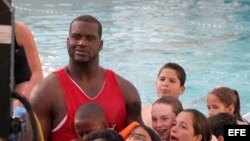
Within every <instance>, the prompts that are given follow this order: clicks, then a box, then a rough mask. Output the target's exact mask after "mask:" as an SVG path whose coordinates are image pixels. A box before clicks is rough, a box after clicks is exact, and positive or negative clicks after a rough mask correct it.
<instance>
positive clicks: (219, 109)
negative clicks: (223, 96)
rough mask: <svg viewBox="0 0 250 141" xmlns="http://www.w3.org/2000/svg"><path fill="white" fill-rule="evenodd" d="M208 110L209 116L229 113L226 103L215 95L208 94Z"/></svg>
mask: <svg viewBox="0 0 250 141" xmlns="http://www.w3.org/2000/svg"><path fill="white" fill-rule="evenodd" d="M207 109H208V114H209V116H213V115H217V114H218V113H223V112H226V113H228V112H229V108H227V107H226V106H225V105H224V103H222V102H221V100H220V99H219V98H218V97H217V96H216V95H214V94H211V93H210V94H208V96H207Z"/></svg>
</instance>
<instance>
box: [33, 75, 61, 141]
mask: <svg viewBox="0 0 250 141" xmlns="http://www.w3.org/2000/svg"><path fill="white" fill-rule="evenodd" d="M55 89H57V83H56V82H55V76H54V75H53V74H52V75H49V76H48V77H47V78H45V79H44V80H43V81H42V82H41V83H39V84H38V85H37V86H36V87H35V88H34V89H33V91H32V93H31V96H30V98H29V101H30V103H31V106H32V108H33V110H34V112H35V114H36V115H37V117H38V119H39V121H40V124H41V127H42V130H43V136H44V140H45V141H49V140H50V135H51V131H52V105H53V99H55V97H53V96H55V94H54V93H55V92H56V91H55Z"/></svg>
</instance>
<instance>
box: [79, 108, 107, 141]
mask: <svg viewBox="0 0 250 141" xmlns="http://www.w3.org/2000/svg"><path fill="white" fill-rule="evenodd" d="M74 124H75V129H76V132H77V134H78V137H79V138H83V139H85V138H86V137H87V136H88V134H89V133H91V132H93V131H96V130H100V129H104V128H108V126H107V121H106V118H105V114H104V112H103V109H102V107H101V106H99V105H98V104H96V103H86V104H83V105H82V106H81V107H80V108H79V109H78V110H77V112H76V115H75V119H74Z"/></svg>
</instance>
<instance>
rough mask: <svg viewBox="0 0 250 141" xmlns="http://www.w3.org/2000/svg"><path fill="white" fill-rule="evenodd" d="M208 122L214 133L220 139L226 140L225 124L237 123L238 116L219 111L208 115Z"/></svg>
mask: <svg viewBox="0 0 250 141" xmlns="http://www.w3.org/2000/svg"><path fill="white" fill-rule="evenodd" d="M208 123H209V126H210V129H211V131H212V134H213V135H214V136H215V137H216V138H217V140H218V141H224V126H225V125H237V120H236V117H235V116H233V115H232V114H230V113H219V114H217V115H214V116H210V117H208Z"/></svg>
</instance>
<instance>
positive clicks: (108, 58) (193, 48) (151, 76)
mask: <svg viewBox="0 0 250 141" xmlns="http://www.w3.org/2000/svg"><path fill="white" fill-rule="evenodd" d="M13 4H14V6H15V7H16V18H17V19H19V20H21V21H23V22H24V23H25V24H26V25H27V26H28V27H29V28H30V29H32V31H33V33H34V36H35V38H36V42H37V46H38V51H39V54H40V57H41V61H42V64H43V70H44V73H45V75H47V74H48V73H50V72H51V71H53V70H55V69H57V68H59V67H63V66H64V65H66V64H67V63H68V54H67V51H66V38H67V34H68V29H69V23H70V22H71V20H72V19H73V18H75V17H76V16H77V15H80V14H90V15H93V16H95V17H97V18H98V19H99V20H100V21H101V23H102V25H103V40H104V49H103V50H102V52H101V59H100V61H101V63H100V64H101V65H102V66H103V67H106V68H111V69H113V70H114V71H116V72H117V73H118V74H119V75H121V76H123V77H125V78H126V79H128V80H130V81H131V82H132V83H133V84H134V85H135V86H136V88H137V90H138V92H139V93H140V96H141V99H142V103H144V104H148V103H152V102H153V101H154V100H156V98H157V97H156V93H155V90H154V87H155V81H156V77H157V73H158V70H159V69H160V67H161V66H162V65H163V64H165V63H167V62H176V63H179V64H180V65H181V66H183V68H184V69H185V70H186V73H187V80H186V91H185V93H184V94H183V95H182V96H181V97H180V100H181V102H182V103H183V105H184V108H197V109H199V110H200V111H202V112H203V113H204V114H207V108H206V103H205V98H206V95H207V93H208V92H209V91H210V90H211V89H212V88H214V87H218V86H228V87H231V88H234V89H236V90H238V92H239V94H240V98H241V113H242V114H245V113H247V112H250V89H249V86H250V82H249V80H250V61H249V60H250V53H249V52H250V26H249V25H250V24H249V23H250V14H249V13H250V2H249V1H248V0H224V1H223V0H209V1H208V0H185V1H182V0H168V1H166V0H143V1H141V0H109V1H103V0H92V1H86V0H71V1H68V0H53V1H52V0H37V1H33V0H22V1H18V0H13Z"/></svg>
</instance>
